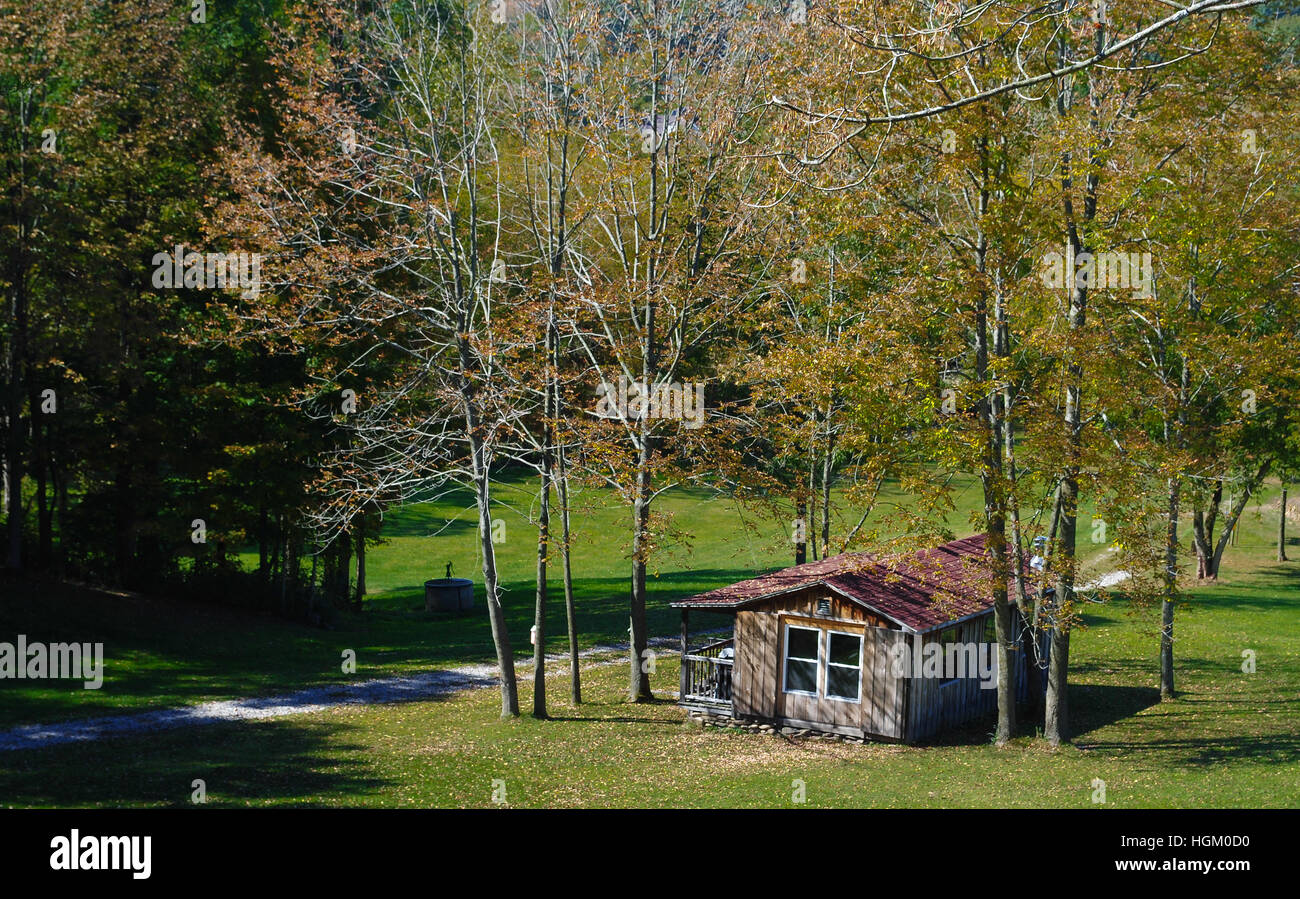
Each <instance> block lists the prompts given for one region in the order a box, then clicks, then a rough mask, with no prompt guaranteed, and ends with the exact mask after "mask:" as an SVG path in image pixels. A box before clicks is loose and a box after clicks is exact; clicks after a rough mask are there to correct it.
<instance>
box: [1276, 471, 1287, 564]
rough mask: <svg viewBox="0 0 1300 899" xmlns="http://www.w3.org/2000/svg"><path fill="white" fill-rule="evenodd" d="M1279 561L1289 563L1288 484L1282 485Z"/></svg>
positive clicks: (1279, 517) (1279, 515) (1278, 535)
mask: <svg viewBox="0 0 1300 899" xmlns="http://www.w3.org/2000/svg"><path fill="white" fill-rule="evenodd" d="M1277 560H1278V561H1279V562H1285V561H1287V558H1286V484H1283V485H1282V508H1281V509H1280V510H1279V514H1278V516H1277Z"/></svg>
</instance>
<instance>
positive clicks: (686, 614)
mask: <svg viewBox="0 0 1300 899" xmlns="http://www.w3.org/2000/svg"><path fill="white" fill-rule="evenodd" d="M690 614H691V613H690V610H689V609H682V671H681V678H680V680H681V684H680V686H679V687H678V691H677V701H678V702H685V701H686V692H687V680H688V678H687V673H688V672H687V667H686V666H687V665H689V664H690V662H688V661H687V660H686V629H687V622H688V621H689V620H690Z"/></svg>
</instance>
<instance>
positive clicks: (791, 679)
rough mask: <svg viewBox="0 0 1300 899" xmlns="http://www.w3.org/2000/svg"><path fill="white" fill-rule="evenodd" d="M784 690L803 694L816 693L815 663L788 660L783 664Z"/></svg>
mask: <svg viewBox="0 0 1300 899" xmlns="http://www.w3.org/2000/svg"><path fill="white" fill-rule="evenodd" d="M785 688H786V689H787V690H802V691H803V692H805V693H816V692H817V663H816V662H800V661H798V660H796V659H790V660H789V661H787V662H786V663H785Z"/></svg>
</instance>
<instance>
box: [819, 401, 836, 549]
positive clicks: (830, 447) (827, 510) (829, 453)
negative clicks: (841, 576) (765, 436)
mask: <svg viewBox="0 0 1300 899" xmlns="http://www.w3.org/2000/svg"><path fill="white" fill-rule="evenodd" d="M826 427H827V432H826V455H825V456H824V457H823V459H822V558H823V559H824V558H826V557H827V556H828V555H830V552H831V478H832V475H833V474H834V473H835V434H834V433H833V432H831V431H830V412H829V411H828V412H827V413H826Z"/></svg>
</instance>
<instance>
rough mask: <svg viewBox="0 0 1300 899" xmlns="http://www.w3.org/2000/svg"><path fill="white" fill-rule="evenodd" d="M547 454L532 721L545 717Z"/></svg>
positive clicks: (546, 459) (540, 513)
mask: <svg viewBox="0 0 1300 899" xmlns="http://www.w3.org/2000/svg"><path fill="white" fill-rule="evenodd" d="M549 468H550V458H549V453H544V458H543V461H542V477H541V491H540V497H539V509H538V515H537V602H536V605H535V607H534V609H533V717H534V718H545V717H546V554H547V552H549V550H550V547H549V542H550V531H551V479H550V475H549Z"/></svg>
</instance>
